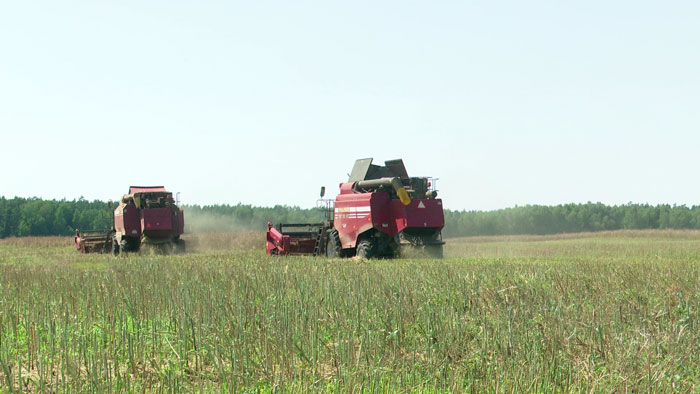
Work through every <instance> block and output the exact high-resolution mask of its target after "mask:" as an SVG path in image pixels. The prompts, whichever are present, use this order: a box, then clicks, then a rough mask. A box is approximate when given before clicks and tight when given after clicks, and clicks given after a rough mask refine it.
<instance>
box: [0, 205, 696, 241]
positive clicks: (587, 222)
mask: <svg viewBox="0 0 700 394" xmlns="http://www.w3.org/2000/svg"><path fill="white" fill-rule="evenodd" d="M115 207H116V203H110V202H104V201H87V200H85V199H82V198H81V199H79V200H73V201H66V200H60V201H58V200H42V199H38V198H20V197H15V198H12V199H7V198H4V197H0V238H6V237H13V236H28V235H35V236H36V235H71V234H73V233H74V231H75V229H76V228H79V229H86V230H88V229H106V228H109V227H111V226H112V210H113V209H114V208H115ZM183 209H184V210H185V223H186V231H190V232H198V231H217V230H219V231H235V230H264V229H265V227H266V225H267V222H268V221H270V222H272V223H275V224H276V223H280V222H283V223H304V222H320V221H323V220H324V219H325V214H324V212H323V211H321V210H318V209H301V208H298V207H289V206H282V205H278V206H275V207H255V206H251V205H243V204H238V205H206V206H198V205H185V206H184V207H183ZM666 228H673V229H700V206H693V207H687V206H684V205H680V206H678V205H656V206H652V205H646V204H631V203H630V204H626V205H616V206H608V205H604V204H601V203H586V204H564V205H557V206H541V205H526V206H521V207H514V208H506V209H499V210H495V211H451V210H446V211H445V229H444V231H443V235H444V236H445V237H459V236H470V235H515V234H556V233H575V232H584V231H601V230H619V229H666Z"/></svg>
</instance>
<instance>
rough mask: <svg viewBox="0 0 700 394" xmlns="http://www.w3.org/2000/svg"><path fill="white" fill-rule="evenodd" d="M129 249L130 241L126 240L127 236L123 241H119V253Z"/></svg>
mask: <svg viewBox="0 0 700 394" xmlns="http://www.w3.org/2000/svg"><path fill="white" fill-rule="evenodd" d="M129 251H130V250H129V243H128V242H127V241H126V239H125V238H122V241H121V242H119V253H126V252H129Z"/></svg>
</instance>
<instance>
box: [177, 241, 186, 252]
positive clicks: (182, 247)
mask: <svg viewBox="0 0 700 394" xmlns="http://www.w3.org/2000/svg"><path fill="white" fill-rule="evenodd" d="M175 253H185V240H184V239H179V238H178V239H176V240H175Z"/></svg>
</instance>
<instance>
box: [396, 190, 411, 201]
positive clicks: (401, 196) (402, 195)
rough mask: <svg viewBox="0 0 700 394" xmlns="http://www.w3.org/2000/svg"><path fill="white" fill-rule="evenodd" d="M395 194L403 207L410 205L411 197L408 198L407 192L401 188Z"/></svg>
mask: <svg viewBox="0 0 700 394" xmlns="http://www.w3.org/2000/svg"><path fill="white" fill-rule="evenodd" d="M396 194H397V195H398V196H399V200H401V203H402V204H403V205H408V204H410V203H411V197H409V196H408V192H407V191H406V188H404V187H401V188H399V190H397V191H396Z"/></svg>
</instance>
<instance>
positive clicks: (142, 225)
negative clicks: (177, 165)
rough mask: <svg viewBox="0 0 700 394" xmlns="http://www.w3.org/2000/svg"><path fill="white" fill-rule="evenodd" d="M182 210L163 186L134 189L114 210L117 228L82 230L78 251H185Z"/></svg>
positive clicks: (77, 242)
mask: <svg viewBox="0 0 700 394" xmlns="http://www.w3.org/2000/svg"><path fill="white" fill-rule="evenodd" d="M184 229H185V218H184V215H183V212H182V209H180V208H178V207H177V205H176V204H175V201H174V200H173V194H172V193H170V192H168V191H166V190H165V187H163V186H131V187H129V194H126V195H124V197H122V199H121V201H120V202H119V205H118V206H117V209H115V210H114V227H113V228H112V229H111V230H107V231H79V230H76V234H75V248H76V249H78V250H79V251H81V252H82V253H93V252H97V253H103V252H108V251H111V252H112V253H114V254H115V255H116V254H119V253H123V252H137V251H139V249H140V248H141V245H143V244H150V245H154V246H156V247H157V248H158V249H160V250H161V251H163V252H166V253H170V252H184V251H185V241H184V240H182V239H180V236H181V235H182V233H183V232H184Z"/></svg>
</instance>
